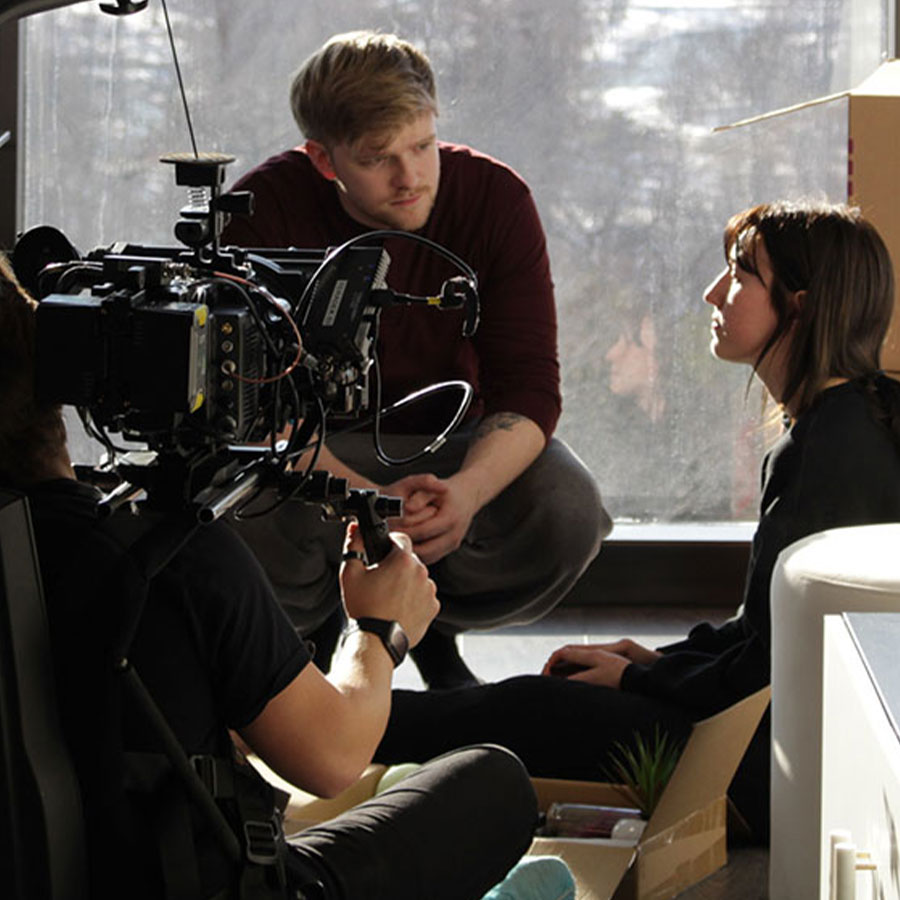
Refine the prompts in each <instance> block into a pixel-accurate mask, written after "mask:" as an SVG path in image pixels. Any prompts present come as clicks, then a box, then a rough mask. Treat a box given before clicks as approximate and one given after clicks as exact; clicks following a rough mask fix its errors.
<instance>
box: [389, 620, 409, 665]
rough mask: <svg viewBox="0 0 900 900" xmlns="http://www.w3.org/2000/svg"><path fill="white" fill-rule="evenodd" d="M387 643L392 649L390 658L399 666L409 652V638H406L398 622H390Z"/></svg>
mask: <svg viewBox="0 0 900 900" xmlns="http://www.w3.org/2000/svg"><path fill="white" fill-rule="evenodd" d="M388 641H389V643H390V646H391V647H392V648H393V649H394V652H393V653H391V656H393V657H394V664H395V665H397V666H399V665H400V663H402V662H403V660H404V658H405V657H406V653H407V651H408V650H409V638H408V637H407V636H406V632H405V631H404V630H403V627H402V626H401V625H400V623H399V622H391V629H390V632H389V633H388Z"/></svg>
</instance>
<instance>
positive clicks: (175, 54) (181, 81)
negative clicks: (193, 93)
mask: <svg viewBox="0 0 900 900" xmlns="http://www.w3.org/2000/svg"><path fill="white" fill-rule="evenodd" d="M162 9H163V16H164V17H165V20H166V32H167V33H168V35H169V47H170V48H171V49H172V62H173V63H174V64H175V75H176V76H177V78H178V91H179V93H180V94H181V103H182V106H184V117H185V119H186V120H187V127H188V134H190V136H191V147H192V148H193V150H194V156H195V157H197V156H199V155H200V154H199V153H198V152H197V139H196V137H194V123H193V122H192V121H191V110H190V107H189V106H188V101H187V94H186V93H185V90H184V79H183V78H182V77H181V64H180V63H179V62H178V51H177V50H176V49H175V35H174V34H173V33H172V22H171V21H170V20H169V5H168V3H166V0H162Z"/></svg>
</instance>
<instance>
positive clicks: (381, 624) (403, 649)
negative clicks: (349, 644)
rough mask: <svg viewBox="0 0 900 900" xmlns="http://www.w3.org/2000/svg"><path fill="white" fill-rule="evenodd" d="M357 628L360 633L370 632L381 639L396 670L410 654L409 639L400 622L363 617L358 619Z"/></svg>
mask: <svg viewBox="0 0 900 900" xmlns="http://www.w3.org/2000/svg"><path fill="white" fill-rule="evenodd" d="M356 627H357V628H358V629H359V630H360V631H368V632H371V633H372V634H377V635H378V637H380V638H381V643H382V644H384V649H385V650H387V652H388V654H389V655H390V657H391V659H392V660H393V661H394V668H397V666H399V665H400V663H402V662H403V660H404V659H406V654H407V653H408V652H409V638H408V637H407V636H406V632H405V631H404V630H403V626H402V625H401V624H400V623H399V622H395V621H393V620H391V619H376V618H373V617H371V616H361V617H360V618H358V619H356Z"/></svg>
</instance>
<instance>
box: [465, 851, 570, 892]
mask: <svg viewBox="0 0 900 900" xmlns="http://www.w3.org/2000/svg"><path fill="white" fill-rule="evenodd" d="M482 900H575V878H574V877H573V876H572V872H571V870H570V869H569V867H568V866H567V865H566V864H565V863H564V862H563V861H562V860H561V859H559V858H558V857H556V856H527V857H525V858H524V859H522V860H520V861H519V862H518V863H516V865H515V866H513V867H512V869H510V870H509V874H508V875H507V876H506V878H504V879H503V881H501V882H500V883H499V884H497V885H494V887H492V888H491V889H490V890H489V891H488V892H487V893H486V894H485V895H484V897H483V898H482Z"/></svg>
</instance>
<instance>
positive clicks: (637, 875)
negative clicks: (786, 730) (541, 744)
mask: <svg viewBox="0 0 900 900" xmlns="http://www.w3.org/2000/svg"><path fill="white" fill-rule="evenodd" d="M768 703H769V689H768V688H765V689H763V690H761V691H759V692H758V693H756V694H753V695H752V696H750V697H748V698H747V699H745V700H742V701H741V702H740V703H736V704H735V705H734V706H732V707H729V708H728V709H726V710H725V711H724V712H721V713H719V714H718V715H716V716H712V717H711V718H709V719H705V720H704V721H702V722H698V723H697V724H696V725H695V726H694V729H693V731H692V732H691V736H690V738H689V739H688V742H687V744H686V745H685V748H684V751H683V752H682V754H681V758H680V759H679V761H678V765H677V766H676V767H675V771H674V772H673V773H672V778H671V780H670V781H669V784H668V785H667V786H666V789H665V790H664V791H663V794H662V797H661V798H660V801H659V805H658V806H657V807H656V810H655V811H654V813H653V815H652V816H651V818H650V821H649V822H648V823H647V828H646V829H645V831H644V834H643V835H642V837H641V840H640V842H639V843H638V844H637V845H636V846H633V845H628V846H625V845H623V844H622V843H621V842H618V841H609V840H596V839H580V838H544V837H536V838H535V839H534V841H533V842H532V845H531V849H530V850H529V853H531V854H534V855H538V856H544V855H549V856H558V857H560V858H562V859H564V860H565V861H566V862H567V863H568V864H569V867H570V868H571V869H572V872H573V873H574V875H575V879H576V882H577V885H578V893H577V896H578V900H610V898H612V897H615V898H616V900H662V898H665V897H674V896H676V895H677V894H678V893H679V892H680V891H683V890H684V889H685V888H687V887H688V886H690V885H691V884H694V883H696V882H697V881H700V880H701V879H702V878H705V877H706V876H707V875H710V874H712V873H713V872H715V871H716V869H719V868H721V867H722V866H723V865H724V864H725V862H726V859H727V857H726V848H725V836H726V834H725V811H726V799H725V793H726V791H727V790H728V785H729V784H730V782H731V779H732V777H733V776H734V772H735V770H736V769H737V766H738V763H739V762H740V760H741V757H742V756H743V755H744V750H745V749H746V748H747V744H748V743H749V742H750V738H751V737H752V736H753V732H754V731H755V730H756V726H757V724H758V723H759V720H760V718H761V717H762V714H763V712H765V709H766V706H767V705H768ZM253 762H254V764H255V765H257V767H258V768H259V769H260V770H261V771H262V773H263V775H264V777H265V778H266V780H268V781H269V782H270V783H272V784H275V785H277V786H280V787H282V788H283V789H285V790H287V791H288V792H289V793H290V795H291V799H290V801H289V803H288V807H287V810H286V813H285V832H286V833H287V834H288V835H291V834H294V833H296V832H298V831H301V830H302V829H303V828H306V827H308V826H309V825H313V824H315V823H317V822H322V821H325V820H326V819H330V818H333V817H334V816H336V815H339V814H340V813H342V812H344V810H347V809H349V808H350V807H352V806H355V805H356V804H357V803H361V802H362V801H363V800H367V799H368V798H369V797H371V796H373V795H374V793H375V789H376V787H377V785H378V782H379V780H380V778H381V776H382V775H383V774H384V772H385V771H386V769H387V767H386V766H379V765H372V766H369V768H368V769H367V770H366V771H365V773H363V775H362V776H361V777H360V778H359V780H358V781H357V782H355V783H354V784H353V785H352V786H351V787H349V788H348V789H347V790H346V791H344V792H343V793H342V794H339V795H338V796H337V797H334V798H332V799H329V800H323V799H321V798H318V797H315V796H313V795H311V794H306V793H304V792H303V791H299V790H297V789H296V788H293V787H292V786H291V785H288V784H287V783H286V782H284V781H282V780H281V779H280V778H279V777H278V776H277V775H275V773H274V772H272V771H271V770H269V769H268V768H267V767H266V766H265V765H264V764H262V763H261V762H259V760H255V759H254V760H253ZM533 783H534V787H535V791H536V793H537V796H538V802H539V804H540V806H541V809H544V810H546V808H547V807H548V806H549V805H550V803H552V802H553V801H560V802H569V803H598V804H603V805H612V806H621V805H623V799H624V798H623V794H622V791H623V790H624V788H623V787H622V786H621V785H612V784H604V783H600V782H590V781H561V780H555V779H549V778H535V779H533Z"/></svg>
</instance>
